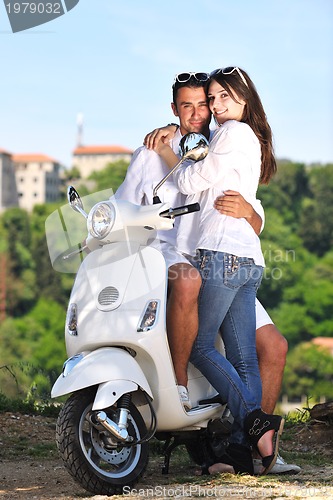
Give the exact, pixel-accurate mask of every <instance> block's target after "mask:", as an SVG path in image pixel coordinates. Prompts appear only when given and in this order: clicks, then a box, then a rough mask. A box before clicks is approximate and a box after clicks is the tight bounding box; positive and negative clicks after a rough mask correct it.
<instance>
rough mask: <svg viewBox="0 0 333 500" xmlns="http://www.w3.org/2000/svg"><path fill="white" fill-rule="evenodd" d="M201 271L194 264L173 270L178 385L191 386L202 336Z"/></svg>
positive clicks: (172, 342)
mask: <svg viewBox="0 0 333 500" xmlns="http://www.w3.org/2000/svg"><path fill="white" fill-rule="evenodd" d="M200 286H201V277H200V274H199V272H198V271H197V270H196V269H195V268H194V267H193V266H191V265H190V264H185V263H179V264H174V265H173V266H171V267H170V268H169V298H168V305H167V331H168V340H169V346H170V351H171V356H172V361H173V365H174V370H175V375H176V380H177V383H178V385H183V386H185V387H187V382H188V378H187V366H188V362H189V359H190V355H191V350H192V346H193V342H194V340H195V338H196V336H197V333H198V295H199V290H200Z"/></svg>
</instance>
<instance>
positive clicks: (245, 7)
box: [0, 0, 333, 166]
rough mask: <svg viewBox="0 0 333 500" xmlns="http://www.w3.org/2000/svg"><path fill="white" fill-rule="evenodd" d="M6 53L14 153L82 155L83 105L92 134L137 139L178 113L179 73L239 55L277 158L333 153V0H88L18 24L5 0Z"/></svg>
mask: <svg viewBox="0 0 333 500" xmlns="http://www.w3.org/2000/svg"><path fill="white" fill-rule="evenodd" d="M35 1H36V2H38V0H35ZM0 54H1V62H2V65H1V77H0V89H1V97H0V149H1V148H2V149H5V150H7V151H9V152H12V153H27V152H31V153H33V152H40V153H44V154H47V155H50V156H52V157H54V158H56V159H57V160H58V161H60V162H62V163H63V164H65V165H66V166H70V164H71V153H72V150H73V149H74V148H75V145H76V138H77V134H76V119H77V115H78V113H83V116H84V132H83V142H84V144H87V145H90V144H119V145H123V146H127V147H130V148H132V149H135V148H136V147H138V146H140V145H141V144H142V140H143V137H144V136H145V134H146V133H147V132H148V131H150V130H152V129H153V128H155V127H156V126H159V125H163V124H166V123H168V122H170V121H174V117H173V115H172V112H171V109H170V101H171V85H172V82H173V78H174V75H175V74H176V73H178V72H182V71H193V70H194V71H195V70H198V71H211V70H213V69H215V68H217V67H223V66H230V65H238V66H240V67H242V68H244V69H245V70H246V71H247V72H248V73H249V75H250V76H251V78H252V79H253V81H254V82H255V84H256V86H257V89H258V91H259V94H260V96H261V98H262V101H263V104H264V107H265V110H266V113H267V116H268V119H269V122H270V125H271V127H272V129H273V134H274V140H275V150H276V155H277V157H278V158H289V159H291V160H293V161H300V162H305V163H312V162H317V161H319V162H323V163H326V162H333V56H332V54H333V1H332V0H269V1H268V0H237V2H232V1H230V0H228V1H227V0H214V1H212V0H168V1H167V2H160V1H157V0H155V1H152V0H140V2H138V1H137V0H123V1H121V2H120V1H119V0H117V1H115V0H80V2H79V3H78V4H77V6H76V7H75V8H74V9H72V10H71V11H70V12H68V13H67V14H66V15H64V16H62V17H60V18H58V19H56V20H54V21H52V22H49V23H47V24H44V25H41V26H39V27H36V28H33V29H30V30H27V31H23V32H19V33H15V34H13V33H12V32H11V28H10V24H9V21H8V19H7V17H6V11H5V7H4V5H3V3H2V2H1V4H0Z"/></svg>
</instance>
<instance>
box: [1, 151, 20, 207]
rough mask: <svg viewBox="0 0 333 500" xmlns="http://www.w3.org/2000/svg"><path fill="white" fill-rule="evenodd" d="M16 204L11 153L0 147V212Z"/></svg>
mask: <svg viewBox="0 0 333 500" xmlns="http://www.w3.org/2000/svg"><path fill="white" fill-rule="evenodd" d="M17 206H18V197H17V189H16V181H15V170H14V164H13V161H12V155H11V154H10V153H8V151H5V150H3V149H0V212H3V211H4V210H6V208H10V207H17Z"/></svg>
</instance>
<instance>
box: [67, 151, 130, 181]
mask: <svg viewBox="0 0 333 500" xmlns="http://www.w3.org/2000/svg"><path fill="white" fill-rule="evenodd" d="M132 155H133V151H132V150H131V149H127V148H124V147H123V146H78V147H77V148H76V149H74V151H73V162H72V167H76V168H78V169H79V171H80V174H81V177H82V178H83V179H84V178H87V177H89V175H90V174H92V172H96V171H100V170H103V169H104V168H105V167H106V166H107V164H108V163H113V162H115V161H118V160H125V161H128V162H130V161H131V158H132Z"/></svg>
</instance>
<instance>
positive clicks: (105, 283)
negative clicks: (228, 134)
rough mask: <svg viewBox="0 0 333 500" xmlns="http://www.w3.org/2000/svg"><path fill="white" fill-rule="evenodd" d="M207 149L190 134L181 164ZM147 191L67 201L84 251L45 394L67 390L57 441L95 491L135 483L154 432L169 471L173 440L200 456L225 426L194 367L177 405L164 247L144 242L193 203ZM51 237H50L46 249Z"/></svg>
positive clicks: (73, 195) (208, 455) (206, 456)
mask: <svg viewBox="0 0 333 500" xmlns="http://www.w3.org/2000/svg"><path fill="white" fill-rule="evenodd" d="M207 148H208V146H207V141H206V139H205V138H204V137H203V136H201V135H199V134H188V136H185V138H183V140H182V144H181V152H182V154H183V157H182V159H181V160H180V162H179V164H180V163H182V162H183V161H184V160H185V159H190V160H194V161H197V160H199V159H202V158H204V156H205V155H206V154H207ZM179 164H178V165H179ZM178 165H177V166H178ZM167 177H168V176H167ZM165 179H166V178H164V179H163V181H164V180H165ZM163 181H161V182H160V183H159V185H158V187H159V186H160V185H161V184H162V182H163ZM154 191H155V192H154V194H155V204H154V205H151V206H137V205H133V204H132V203H129V202H125V201H115V200H112V199H111V200H107V201H102V202H99V203H97V204H95V205H94V206H93V207H92V209H91V210H90V211H89V214H86V213H85V211H84V208H83V204H82V202H81V200H80V197H79V196H78V194H77V192H76V191H75V189H74V188H73V187H70V188H69V190H68V198H69V203H70V205H71V207H72V208H73V209H74V210H75V211H77V212H80V213H81V214H83V215H84V217H85V218H86V221H87V226H88V237H87V239H86V247H87V249H88V250H89V251H90V253H88V254H87V255H86V256H85V257H84V258H83V259H82V263H81V265H80V267H79V270H78V273H77V276H76V279H75V283H74V286H73V289H72V293H71V297H70V302H69V306H68V311H67V319H66V327H65V338H66V348H67V354H68V356H69V359H67V361H66V362H65V363H64V367H63V371H62V374H61V375H60V376H59V378H58V379H57V381H56V382H55V384H54V386H53V388H52V397H53V398H56V397H59V396H63V395H66V394H70V393H71V394H72V395H71V396H70V397H69V399H68V400H67V401H66V403H65V404H64V406H63V407H62V410H61V411H60V414H59V418H58V421H57V429H56V440H57V445H58V449H59V451H60V454H61V456H62V459H63V461H64V463H65V466H66V467H67V469H68V470H69V472H70V474H71V475H72V476H73V478H74V479H75V480H76V481H77V482H78V483H79V484H80V485H81V486H82V487H83V488H85V489H86V490H88V491H90V492H92V493H94V494H100V495H113V494H119V493H122V491H123V488H124V487H125V486H126V487H127V488H131V487H133V486H134V485H135V484H136V483H137V482H138V481H139V479H140V477H141V476H142V474H143V473H144V471H145V469H146V467H147V464H148V442H149V440H150V439H151V438H152V437H153V436H155V437H156V438H158V439H160V440H165V441H166V446H165V462H164V468H163V472H164V473H168V469H169V459H170V454H171V451H172V449H173V448H174V447H175V446H177V445H178V444H185V445H186V448H187V451H188V452H189V454H190V456H191V457H192V458H193V459H194V461H196V462H197V463H199V464H203V463H204V462H205V461H207V460H211V459H212V457H214V456H215V454H216V453H215V452H216V450H215V449H214V436H215V437H216V436H217V437H219V439H218V440H217V441H216V442H217V443H218V446H220V445H221V440H220V436H221V435H224V434H225V433H227V432H228V431H229V425H228V420H227V421H226V423H225V420H224V419H221V417H222V415H223V410H224V409H225V406H224V405H223V404H222V402H221V401H220V399H219V397H218V395H217V393H216V391H215V390H214V389H213V388H212V386H211V385H210V384H209V383H208V381H207V380H206V379H205V378H204V377H203V376H202V374H201V373H200V372H199V371H198V370H196V369H195V368H194V367H193V366H192V365H190V366H189V384H188V387H189V393H190V397H191V402H192V405H193V408H192V410H190V411H188V412H187V411H185V410H184V408H183V406H182V403H181V401H180V399H179V395H178V390H177V385H176V380H175V374H174V370H173V364H172V359H171V356H170V351H169V346H168V341H167V334H166V302H167V268H166V264H165V260H164V257H163V255H162V253H160V252H159V251H158V250H157V249H156V248H154V247H152V246H150V245H149V242H150V241H151V240H152V239H153V238H154V230H157V229H165V230H168V229H171V228H172V227H173V223H174V217H175V216H178V215H184V214H186V213H189V212H191V211H193V210H198V209H199V208H200V207H199V206H197V204H196V206H192V205H188V206H184V207H179V208H176V209H174V208H170V207H169V206H168V204H166V203H158V201H159V200H158V197H157V194H156V191H157V189H155V190H154ZM62 227H63V228H65V223H64V222H63V221H62ZM47 234H48V231H47ZM55 241H56V240H55V239H54V237H53V238H52V237H50V236H49V235H48V245H49V248H50V245H52V242H55ZM79 251H80V252H81V251H82V248H80V249H78V251H77V252H72V254H69V255H66V256H65V257H64V256H62V260H64V261H65V260H67V259H68V257H71V255H73V254H74V253H79ZM81 255H82V254H81Z"/></svg>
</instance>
